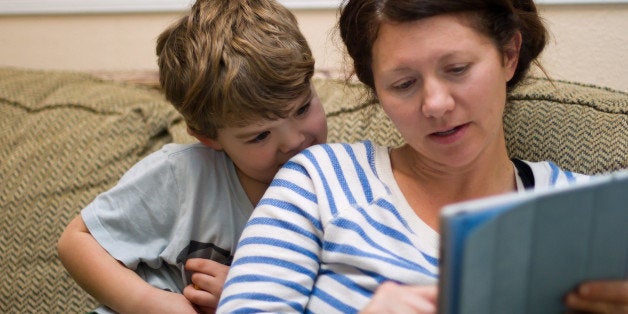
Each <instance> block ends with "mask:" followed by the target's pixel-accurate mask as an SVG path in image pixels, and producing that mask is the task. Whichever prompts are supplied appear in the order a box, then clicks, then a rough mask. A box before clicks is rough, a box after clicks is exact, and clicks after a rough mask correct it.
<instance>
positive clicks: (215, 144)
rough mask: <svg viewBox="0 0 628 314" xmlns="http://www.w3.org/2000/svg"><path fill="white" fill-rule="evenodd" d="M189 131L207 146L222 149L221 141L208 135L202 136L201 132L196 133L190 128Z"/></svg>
mask: <svg viewBox="0 0 628 314" xmlns="http://www.w3.org/2000/svg"><path fill="white" fill-rule="evenodd" d="M187 132H188V134H190V135H191V136H194V137H195V138H196V139H197V140H198V141H199V142H201V143H203V144H205V145H206V146H207V147H209V148H211V149H213V150H222V145H220V142H219V141H217V140H215V139H213V138H209V137H206V136H202V135H199V134H196V133H195V132H194V131H192V130H190V128H187Z"/></svg>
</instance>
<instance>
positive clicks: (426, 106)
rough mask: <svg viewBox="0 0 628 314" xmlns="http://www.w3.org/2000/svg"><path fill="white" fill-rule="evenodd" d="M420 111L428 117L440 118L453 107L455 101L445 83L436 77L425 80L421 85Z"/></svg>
mask: <svg viewBox="0 0 628 314" xmlns="http://www.w3.org/2000/svg"><path fill="white" fill-rule="evenodd" d="M423 88H424V89H423V90H424V91H423V99H422V104H421V112H422V113H423V115H425V116H426V117H428V118H440V117H442V116H443V115H444V114H445V113H447V112H449V111H451V110H453V109H454V106H455V103H454V99H453V97H452V96H451V93H450V91H449V88H448V87H447V85H446V84H444V83H442V82H440V81H439V80H437V79H434V80H429V81H426V84H425V86H424V87H423Z"/></svg>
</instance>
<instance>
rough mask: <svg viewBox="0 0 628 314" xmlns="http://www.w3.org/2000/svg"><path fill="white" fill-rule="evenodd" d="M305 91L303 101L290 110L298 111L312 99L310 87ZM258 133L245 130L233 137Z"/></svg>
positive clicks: (257, 132) (238, 137)
mask: <svg viewBox="0 0 628 314" xmlns="http://www.w3.org/2000/svg"><path fill="white" fill-rule="evenodd" d="M306 93H307V94H304V95H306V97H305V98H304V101H303V102H300V103H299V104H297V105H296V106H295V108H294V110H292V112H294V111H298V110H299V109H301V107H302V106H304V105H306V104H308V103H310V102H311V101H312V99H313V98H314V93H312V89H308V90H307V92H306ZM259 133H260V131H259V130H257V131H251V132H245V133H242V134H237V135H236V136H235V138H237V139H244V138H248V137H252V136H255V135H257V134H259Z"/></svg>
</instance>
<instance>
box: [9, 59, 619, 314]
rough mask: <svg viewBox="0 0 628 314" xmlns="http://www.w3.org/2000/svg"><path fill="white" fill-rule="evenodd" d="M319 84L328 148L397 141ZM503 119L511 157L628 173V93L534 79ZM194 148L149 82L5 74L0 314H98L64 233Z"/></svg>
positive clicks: (351, 95) (353, 87)
mask: <svg viewBox="0 0 628 314" xmlns="http://www.w3.org/2000/svg"><path fill="white" fill-rule="evenodd" d="M103 77H104V78H103ZM314 84H315V85H316V88H317V90H318V93H319V96H320V97H321V100H322V102H323V103H324V106H325V110H326V113H327V116H328V118H329V119H328V123H329V141H345V142H347V141H348V142H353V141H358V140H361V139H367V138H368V139H372V140H374V141H375V142H377V143H379V144H383V145H399V144H401V143H402V140H401V138H400V136H399V134H398V133H397V132H396V131H395V129H394V127H393V126H392V124H391V122H390V121H389V120H388V119H387V118H386V116H385V114H384V113H383V112H382V110H381V109H380V107H379V106H378V104H377V103H373V102H370V101H368V98H367V97H365V96H364V95H365V89H364V87H363V86H362V85H360V84H359V83H346V82H345V81H344V80H339V79H335V78H334V77H333V76H329V75H325V73H324V72H320V73H317V75H316V76H315V79H314ZM504 121H505V128H506V137H507V143H508V144H507V145H508V150H509V152H510V154H511V155H512V156H513V157H518V158H523V159H527V160H547V159H550V160H554V161H555V162H556V163H557V164H558V165H559V166H561V167H563V168H566V169H569V170H572V171H577V172H582V173H588V174H596V173H602V172H607V171H613V170H618V169H623V168H627V167H628V93H625V92H621V91H616V90H611V89H607V88H603V87H598V86H590V85H583V84H578V83H575V82H566V81H548V80H547V79H544V78H533V77H530V78H529V82H528V83H527V84H526V85H523V86H521V87H520V88H518V89H517V90H515V91H513V92H512V93H510V95H509V98H508V104H507V106H506V112H505V116H504ZM189 141H192V138H191V137H189V136H188V135H187V134H186V132H185V126H184V124H183V121H182V119H181V117H180V116H179V115H178V113H177V112H176V111H175V110H174V109H173V108H172V107H171V106H170V105H169V104H168V103H167V102H166V101H165V100H164V98H163V97H162V95H161V94H160V92H159V91H158V88H157V86H156V84H155V81H154V76H153V77H152V79H149V80H144V81H142V80H139V81H137V80H136V81H134V80H132V79H127V80H124V79H123V80H112V79H110V78H107V77H105V76H103V75H94V74H86V73H76V72H62V71H42V70H28V69H19V68H0V182H1V183H0V232H1V234H0V286H1V288H0V312H1V313H81V312H86V311H88V310H89V309H91V308H92V307H94V306H95V304H96V302H95V300H94V299H93V298H91V297H90V296H89V295H87V294H86V293H85V292H83V291H82V290H81V289H80V287H78V286H77V285H76V284H75V283H74V281H73V280H72V279H71V278H70V277H69V275H68V274H67V272H66V271H65V270H64V268H63V267H62V266H61V263H60V262H59V260H58V257H57V253H56V241H57V239H58V237H59V235H60V234H61V232H62V230H63V228H64V226H65V225H66V224H67V223H68V222H69V221H70V220H71V219H72V218H73V217H74V216H75V215H77V214H78V213H79V211H80V210H81V208H83V207H84V206H85V205H86V204H87V203H88V202H90V201H91V200H92V199H93V198H94V197H95V196H96V195H97V194H98V193H99V192H101V191H104V190H106V189H108V188H110V187H111V186H112V185H114V184H115V183H116V182H117V180H118V179H119V178H120V176H121V175H122V174H123V173H124V171H125V170H126V169H128V168H129V167H131V165H133V164H134V163H136V162H137V161H138V160H139V159H141V158H142V157H144V156H145V155H147V154H148V153H150V152H152V151H154V150H156V149H158V148H159V147H160V146H162V145H163V144H165V143H168V142H189Z"/></svg>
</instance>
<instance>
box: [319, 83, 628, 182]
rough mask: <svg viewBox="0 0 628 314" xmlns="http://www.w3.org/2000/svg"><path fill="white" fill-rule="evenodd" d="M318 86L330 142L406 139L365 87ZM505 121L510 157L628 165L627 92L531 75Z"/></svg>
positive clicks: (583, 168) (569, 165)
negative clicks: (369, 96) (323, 105)
mask: <svg viewBox="0 0 628 314" xmlns="http://www.w3.org/2000/svg"><path fill="white" fill-rule="evenodd" d="M316 85H317V87H318V88H317V89H318V94H319V96H320V97H321V99H322V101H323V103H324V104H325V107H326V110H327V117H328V122H329V128H330V131H329V141H340V142H354V141H359V140H361V139H365V138H368V139H372V140H373V141H375V142H376V143H379V144H382V145H391V146H395V145H400V144H402V143H403V140H402V139H401V136H400V135H399V133H398V132H397V130H396V129H395V127H394V125H393V124H392V122H391V121H390V120H389V119H388V117H387V116H386V114H385V113H384V112H383V110H382V109H381V106H379V104H377V103H374V102H372V101H370V99H369V98H368V97H366V96H365V94H366V93H365V87H364V86H363V85H361V84H349V85H347V84H345V83H344V81H337V80H332V79H325V80H318V81H316ZM504 125H505V126H504V128H505V133H506V141H507V146H508V151H509V154H510V155H511V157H516V158H521V159H526V160H532V161H539V160H552V161H554V162H556V163H557V164H558V165H559V166H561V167H563V168H565V169H569V170H572V171H576V172H581V173H587V174H594V173H602V172H607V171H611V170H618V169H622V168H626V167H628V93H624V92H619V91H613V90H610V89H605V88H601V87H595V86H587V85H582V84H577V83H573V82H562V81H553V82H550V81H548V80H546V79H540V78H530V79H528V80H527V81H526V84H524V85H522V86H520V87H519V88H518V89H516V90H514V91H513V92H512V93H510V95H509V99H508V103H507V104H506V110H505V114H504Z"/></svg>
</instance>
